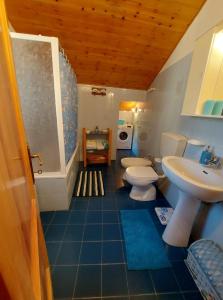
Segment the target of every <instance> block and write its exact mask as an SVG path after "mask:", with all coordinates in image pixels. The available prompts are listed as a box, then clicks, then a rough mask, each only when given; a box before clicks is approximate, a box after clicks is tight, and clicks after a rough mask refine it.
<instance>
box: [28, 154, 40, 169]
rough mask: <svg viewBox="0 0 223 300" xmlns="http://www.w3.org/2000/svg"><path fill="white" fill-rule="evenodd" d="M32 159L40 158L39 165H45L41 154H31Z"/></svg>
mask: <svg viewBox="0 0 223 300" xmlns="http://www.w3.org/2000/svg"><path fill="white" fill-rule="evenodd" d="M30 157H31V158H32V159H33V158H38V160H39V165H40V166H42V165H43V161H42V159H41V156H40V154H39V153H35V154H31V155H30Z"/></svg>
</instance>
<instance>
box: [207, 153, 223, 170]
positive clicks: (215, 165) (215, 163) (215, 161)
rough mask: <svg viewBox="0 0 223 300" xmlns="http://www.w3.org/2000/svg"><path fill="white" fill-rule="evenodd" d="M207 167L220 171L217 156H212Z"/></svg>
mask: <svg viewBox="0 0 223 300" xmlns="http://www.w3.org/2000/svg"><path fill="white" fill-rule="evenodd" d="M207 167H212V168H215V169H220V168H221V167H222V163H221V158H220V157H219V156H212V158H211V159H210V160H209V162H208V164H207Z"/></svg>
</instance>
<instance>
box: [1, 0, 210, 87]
mask: <svg viewBox="0 0 223 300" xmlns="http://www.w3.org/2000/svg"><path fill="white" fill-rule="evenodd" d="M204 2H205V1H204V0H6V6H7V10H8V17H9V20H10V22H11V23H12V25H13V27H14V28H15V30H16V31H17V32H23V33H32V34H42V35H47V36H57V37H59V39H60V43H61V45H62V47H63V48H64V49H65V52H66V54H67V56H68V58H69V61H70V62H71V64H72V66H73V68H74V70H75V72H76V74H77V78H78V82H79V83H87V84H94V85H107V86H114V87H124V88H136V89H146V88H148V86H149V84H150V83H151V82H152V80H153V79H154V78H155V76H156V75H157V73H158V72H159V71H160V69H161V67H162V66H163V64H164V63H165V62H166V60H167V58H168V57H169V55H170V54H171V52H172V51H173V49H174V48H175V47H176V45H177V43H178V41H179V40H180V38H181V37H182V35H183V34H184V32H185V31H186V29H187V27H188V26H189V24H190V23H191V22H192V20H193V18H194V17H195V16H196V14H197V13H198V12H199V10H200V8H201V6H202V5H203V3H204Z"/></svg>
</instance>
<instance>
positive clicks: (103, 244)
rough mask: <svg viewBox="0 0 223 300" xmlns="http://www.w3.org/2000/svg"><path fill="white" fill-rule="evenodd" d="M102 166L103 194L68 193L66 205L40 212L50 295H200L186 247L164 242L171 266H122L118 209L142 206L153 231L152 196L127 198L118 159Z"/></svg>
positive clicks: (157, 298) (177, 298)
mask: <svg viewBox="0 0 223 300" xmlns="http://www.w3.org/2000/svg"><path fill="white" fill-rule="evenodd" d="M100 169H102V171H103V177H104V185H105V192H106V195H105V197H101V198H73V199H72V202H71V206H70V210H69V211H59V212H45V213H41V219H42V224H43V228H44V234H45V239H46V245H47V250H48V255H49V260H50V264H51V270H52V281H53V289H54V296H55V299H60V300H62V299H63V300H65V299H66V300H71V299H123V300H124V299H131V300H133V299H138V300H140V299H141V300H144V299H150V300H169V299H171V300H200V299H202V297H201V296H200V294H199V292H198V290H197V288H196V286H195V284H194V282H193V280H192V278H191V276H190V274H189V272H188V271H187V268H186V266H185V264H184V261H183V260H184V258H185V257H186V250H185V249H183V248H176V247H170V246H168V245H166V252H167V255H168V257H169V259H170V261H171V263H172V268H169V269H160V270H144V271H128V269H127V265H126V255H125V245H124V241H123V235H122V230H121V224H120V217H119V210H120V209H140V208H144V209H148V211H149V212H150V214H151V216H152V218H153V220H154V224H155V226H156V227H157V230H158V232H159V233H160V235H162V232H163V230H164V228H165V227H164V226H162V225H161V224H160V223H159V220H158V219H157V217H156V215H155V212H154V207H155V206H167V205H168V203H167V202H166V200H165V199H164V197H163V196H162V194H161V193H160V192H159V191H157V200H156V201H151V202H148V203H139V202H137V201H133V200H131V199H130V198H129V191H130V188H129V187H124V186H123V183H122V180H121V177H122V173H123V169H121V168H120V164H119V161H116V163H113V164H112V166H111V167H105V166H104V167H100Z"/></svg>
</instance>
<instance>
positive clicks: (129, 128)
mask: <svg viewBox="0 0 223 300" xmlns="http://www.w3.org/2000/svg"><path fill="white" fill-rule="evenodd" d="M132 138H133V125H123V126H119V127H118V134H117V149H132Z"/></svg>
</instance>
